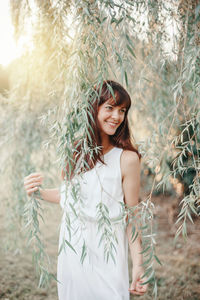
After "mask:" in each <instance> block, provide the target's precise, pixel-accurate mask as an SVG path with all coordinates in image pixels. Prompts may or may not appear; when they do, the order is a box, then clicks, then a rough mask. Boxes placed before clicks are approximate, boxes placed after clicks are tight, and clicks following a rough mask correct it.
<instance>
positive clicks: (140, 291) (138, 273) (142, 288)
mask: <svg viewBox="0 0 200 300" xmlns="http://www.w3.org/2000/svg"><path fill="white" fill-rule="evenodd" d="M143 274H144V270H143V268H142V267H133V271H132V283H131V286H130V288H129V292H130V293H131V294H133V295H140V296H142V295H144V293H146V291H147V287H148V284H145V285H141V283H143V282H145V281H146V280H147V278H145V277H144V278H141V277H142V276H143Z"/></svg>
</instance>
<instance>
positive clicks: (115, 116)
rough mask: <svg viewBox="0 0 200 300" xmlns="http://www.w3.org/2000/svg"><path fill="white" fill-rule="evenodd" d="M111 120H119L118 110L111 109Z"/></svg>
mask: <svg viewBox="0 0 200 300" xmlns="http://www.w3.org/2000/svg"><path fill="white" fill-rule="evenodd" d="M112 118H113V120H116V121H117V120H119V118H120V115H119V112H118V110H117V109H113V111H112Z"/></svg>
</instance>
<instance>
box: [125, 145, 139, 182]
mask: <svg viewBox="0 0 200 300" xmlns="http://www.w3.org/2000/svg"><path fill="white" fill-rule="evenodd" d="M121 170H122V176H123V177H124V175H126V174H127V173H130V172H131V173H132V172H135V171H139V170H140V159H139V157H138V155H137V153H136V152H133V151H130V150H124V151H123V152H122V156H121Z"/></svg>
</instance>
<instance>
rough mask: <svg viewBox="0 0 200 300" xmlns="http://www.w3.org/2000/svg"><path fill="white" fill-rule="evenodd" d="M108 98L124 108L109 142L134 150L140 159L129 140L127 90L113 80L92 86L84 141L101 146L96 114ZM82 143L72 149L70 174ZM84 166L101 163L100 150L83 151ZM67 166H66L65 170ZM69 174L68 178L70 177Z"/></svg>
mask: <svg viewBox="0 0 200 300" xmlns="http://www.w3.org/2000/svg"><path fill="white" fill-rule="evenodd" d="M108 100H110V101H111V104H112V105H113V106H119V105H121V104H123V105H124V106H125V108H126V112H125V116H124V120H123V122H122V123H121V125H120V126H119V127H118V128H117V130H116V132H115V134H114V135H111V136H110V143H111V144H112V145H113V146H114V147H118V148H122V149H124V150H130V151H133V152H136V153H137V155H138V157H139V159H141V154H140V153H139V152H138V150H137V149H136V148H135V147H134V146H133V144H132V142H131V135H130V129H129V124H128V111H129V109H130V106H131V98H130V96H129V94H128V93H127V91H126V90H125V89H124V88H123V86H122V85H120V84H119V83H117V82H115V81H113V80H105V81H104V82H103V84H101V85H99V86H96V87H94V90H93V91H92V93H91V95H90V97H89V100H88V101H89V102H88V108H87V119H88V124H90V126H89V127H88V130H87V135H86V141H87V146H88V148H89V149H95V148H96V147H97V146H101V145H102V143H101V136H100V131H99V127H98V121H97V115H98V108H99V106H101V105H102V104H103V103H105V102H106V101H108ZM82 148H83V147H82V144H81V143H80V142H77V143H76V145H75V151H74V157H73V158H74V168H73V170H72V174H71V175H72V176H73V175H74V170H75V169H76V164H77V162H78V160H79V159H80V157H81V154H82ZM81 160H82V162H83V164H84V162H85V164H84V167H83V168H82V170H84V171H88V170H90V169H92V168H93V167H94V166H95V164H96V162H97V161H100V162H102V163H104V162H103V160H102V151H101V150H100V151H93V154H92V157H91V154H89V153H85V154H84V157H82V158H81ZM67 170H68V167H67V168H66V171H67ZM71 175H70V178H71V177H72V176H71Z"/></svg>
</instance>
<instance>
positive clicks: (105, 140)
mask: <svg viewBox="0 0 200 300" xmlns="http://www.w3.org/2000/svg"><path fill="white" fill-rule="evenodd" d="M101 145H102V152H103V154H104V153H106V152H108V151H109V150H110V149H111V148H112V147H113V145H112V144H111V142H110V137H109V135H107V134H105V135H103V136H102V135H101Z"/></svg>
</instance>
